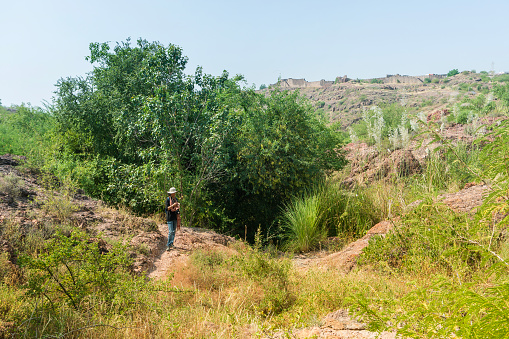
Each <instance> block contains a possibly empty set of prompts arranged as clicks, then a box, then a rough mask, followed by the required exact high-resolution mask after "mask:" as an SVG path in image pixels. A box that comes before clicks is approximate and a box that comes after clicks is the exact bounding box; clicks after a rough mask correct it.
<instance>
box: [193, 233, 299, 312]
mask: <svg viewBox="0 0 509 339" xmlns="http://www.w3.org/2000/svg"><path fill="white" fill-rule="evenodd" d="M260 237H261V233H260V231H258V232H257V234H256V237H255V238H256V239H255V245H254V247H249V246H246V245H245V244H240V245H239V246H240V247H239V248H238V251H239V252H241V253H242V254H237V255H233V256H227V255H225V253H224V252H211V251H207V252H204V251H197V252H195V253H193V255H192V256H191V262H192V264H193V265H194V266H196V267H197V268H198V269H199V271H200V273H199V276H198V277H197V281H196V283H199V284H200V287H202V288H206V289H209V290H210V289H214V290H224V289H226V288H228V287H230V286H234V285H236V284H242V285H243V286H253V287H252V288H254V289H255V290H256V291H257V293H256V295H255V296H253V298H254V299H255V302H254V303H253V302H251V303H253V305H252V306H251V307H253V311H255V312H256V313H258V314H259V315H261V316H263V317H271V316H274V315H277V314H280V313H282V312H284V311H286V310H287V309H288V308H290V307H291V306H292V305H293V303H294V301H295V295H294V292H293V291H292V288H291V281H290V272H291V267H292V265H291V262H290V261H289V260H288V259H279V258H276V257H274V256H273V255H272V254H271V253H269V252H264V251H263V250H262V249H261V239H260ZM195 279H196V278H195Z"/></svg>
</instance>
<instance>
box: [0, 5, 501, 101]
mask: <svg viewBox="0 0 509 339" xmlns="http://www.w3.org/2000/svg"><path fill="white" fill-rule="evenodd" d="M508 15H509V1H507V0H484V1H469V0H440V1H436V0H426V1H413V0H407V1H391V0H387V1H378V0H377V1H371V0H359V1H352V0H349V1H343V0H337V1H325V0H314V1H311V0H309V1H301V0H293V1H278V0H271V1H266V0H258V1H242V0H235V1H222V0H216V1H210V0H208V1H204V0H199V1H193V0H185V1H184V0H145V1H139V0H138V1H132V0H122V1H117V0H101V1H98V0H87V1H82V0H74V1H71V0H65V1H64V0H11V1H7V0H2V2H1V4H0V18H1V19H0V20H1V21H0V100H1V101H2V105H4V106H10V105H12V104H16V105H19V104H21V103H22V102H23V103H31V104H32V105H33V106H41V105H43V101H44V100H46V101H51V97H52V96H53V91H54V90H55V83H56V82H57V81H58V79H60V78H62V77H69V76H71V77H75V76H84V75H86V73H87V72H89V71H90V70H91V69H92V67H91V65H90V64H89V63H88V62H87V61H85V57H86V56H87V55H88V54H89V50H88V46H89V44H90V43H91V42H107V41H111V42H113V43H115V42H120V41H125V40H126V38H128V37H131V38H132V40H134V41H135V40H137V39H138V38H143V39H146V40H149V41H159V42H160V43H162V44H164V45H168V44H170V43H172V44H176V45H178V46H180V47H182V49H183V51H184V54H185V55H186V56H187V57H188V58H189V63H188V67H187V70H186V72H187V73H188V74H192V73H194V70H195V68H196V66H198V65H199V66H202V67H203V70H204V72H205V73H209V74H212V75H220V74H221V72H222V71H223V70H227V71H228V72H229V73H230V74H231V75H235V74H242V75H244V76H245V78H246V80H247V83H248V85H252V84H255V85H256V87H259V86H260V84H267V85H268V84H271V83H274V82H276V81H277V78H278V77H279V76H281V77H282V78H305V79H306V80H308V81H316V80H320V79H326V80H334V78H335V77H336V76H338V75H340V76H342V75H348V76H349V77H351V78H371V77H381V76H385V75H386V74H395V73H399V74H408V75H422V74H428V73H447V72H448V71H449V70H451V69H453V68H458V69H459V70H460V71H462V70H473V69H475V70H477V71H481V70H486V71H490V70H491V68H492V63H493V64H494V69H495V71H497V72H499V71H509V40H508V38H507V37H508V34H509V19H508Z"/></svg>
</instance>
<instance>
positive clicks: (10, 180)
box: [0, 173, 23, 203]
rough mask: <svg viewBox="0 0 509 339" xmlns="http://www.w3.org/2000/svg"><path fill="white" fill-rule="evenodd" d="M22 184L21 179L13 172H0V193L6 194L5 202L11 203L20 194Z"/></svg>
mask: <svg viewBox="0 0 509 339" xmlns="http://www.w3.org/2000/svg"><path fill="white" fill-rule="evenodd" d="M22 185H23V183H22V182H21V179H20V178H19V177H18V176H16V175H14V174H13V173H9V174H5V175H4V174H2V173H0V193H2V194H3V195H5V196H6V198H7V202H9V203H11V202H13V201H15V200H16V199H18V198H19V197H20V196H21V193H22V188H23V187H22Z"/></svg>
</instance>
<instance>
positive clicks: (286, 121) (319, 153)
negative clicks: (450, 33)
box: [54, 40, 343, 234]
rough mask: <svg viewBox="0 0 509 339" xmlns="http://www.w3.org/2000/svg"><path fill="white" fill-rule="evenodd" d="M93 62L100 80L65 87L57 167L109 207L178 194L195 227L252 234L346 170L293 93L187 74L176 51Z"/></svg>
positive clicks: (131, 50) (149, 50) (329, 137)
mask: <svg viewBox="0 0 509 339" xmlns="http://www.w3.org/2000/svg"><path fill="white" fill-rule="evenodd" d="M90 51H91V54H90V56H89V57H88V60H89V61H90V62H91V63H92V64H93V65H94V70H93V71H92V72H91V73H90V74H89V75H88V76H87V77H84V78H67V79H62V80H60V81H59V83H58V84H57V86H58V91H57V96H56V99H55V105H54V106H55V116H56V117H57V120H58V138H57V141H58V144H59V145H60V147H59V152H60V153H59V154H60V156H61V157H69V156H70V157H73V158H74V159H79V160H80V161H82V162H83V163H86V164H88V165H87V166H85V165H83V166H85V167H86V168H87V169H86V170H84V171H81V172H80V178H81V182H84V183H88V186H87V187H88V191H89V192H91V193H92V194H95V195H97V196H101V197H102V198H103V199H106V200H107V201H109V202H111V203H116V204H119V203H120V204H125V205H129V206H131V207H132V208H133V209H134V210H136V211H138V212H147V211H155V210H158V209H159V208H160V205H161V204H162V201H163V197H164V192H165V190H167V189H168V187H169V186H176V187H178V188H179V191H180V192H182V194H183V201H182V202H183V204H182V205H183V206H185V208H186V210H185V211H183V212H185V213H184V216H185V218H186V222H187V224H188V225H193V224H196V222H198V223H199V224H200V225H207V226H209V227H219V228H221V229H223V230H224V231H230V232H234V233H243V231H244V227H247V228H248V229H249V233H250V234H254V232H255V230H256V229H257V228H258V227H259V226H261V227H262V228H263V229H268V228H270V227H271V226H274V220H276V219H277V218H276V217H277V214H279V209H280V207H281V206H282V204H283V203H284V202H285V200H286V199H288V198H289V197H290V196H292V195H294V194H297V193H299V192H300V191H302V190H303V189H305V188H306V187H308V186H309V185H312V184H313V183H314V182H316V181H318V180H321V179H322V178H323V176H324V175H325V173H326V172H327V171H330V170H334V169H338V168H340V167H341V165H342V164H343V157H342V156H341V154H339V153H338V151H337V147H338V145H339V144H340V141H341V140H340V139H339V138H338V135H337V133H335V132H334V131H332V130H331V129H330V128H328V127H327V126H326V123H325V121H324V120H323V119H320V118H319V117H317V116H316V115H315V114H314V112H313V109H312V107H311V106H310V105H309V104H307V103H306V102H304V101H303V99H302V98H301V97H300V96H299V94H298V93H297V92H293V93H291V92H288V91H282V90H280V89H277V88H276V89H274V90H272V91H271V93H270V94H268V95H267V96H265V95H263V94H258V93H256V92H255V91H254V89H250V88H242V86H241V84H242V77H241V76H236V77H233V78H231V77H229V75H228V73H227V72H224V73H223V74H221V75H220V76H211V75H207V74H204V73H203V71H202V69H201V68H197V69H196V71H195V72H194V74H193V75H186V74H185V73H184V70H185V66H186V63H187V58H186V57H185V56H184V55H183V53H182V50H181V49H180V48H179V47H178V46H175V45H171V44H170V45H169V46H167V47H165V46H163V45H161V44H159V43H157V42H152V43H150V42H147V41H145V40H138V41H137V43H136V45H135V46H132V45H131V42H130V40H127V41H126V42H122V43H117V44H116V46H115V47H114V48H113V49H112V48H111V47H110V45H109V44H98V43H93V44H91V45H90ZM75 168H76V166H74V167H73V171H77V170H76V169H75ZM87 176H88V177H87ZM90 177H92V179H91V178H90Z"/></svg>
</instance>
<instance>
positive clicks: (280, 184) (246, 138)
mask: <svg viewBox="0 0 509 339" xmlns="http://www.w3.org/2000/svg"><path fill="white" fill-rule="evenodd" d="M89 59H90V61H91V62H92V63H94V65H95V66H96V67H95V69H94V72H93V73H92V74H91V76H90V78H86V79H82V78H67V79H62V80H61V81H60V82H59V84H58V93H57V97H56V101H55V102H54V103H53V104H52V105H51V106H49V107H47V108H46V109H40V108H33V107H29V106H20V107H13V108H10V109H9V110H7V109H5V108H3V107H2V108H1V110H0V131H1V132H2V133H0V152H1V153H11V154H18V155H22V156H25V157H26V160H25V161H24V163H23V165H21V166H18V171H20V172H19V173H14V172H12V173H1V175H0V199H1V200H2V203H5V206H8V207H9V208H10V209H15V208H16V204H17V203H18V202H20V201H21V200H23V199H24V201H26V202H27V203H30V204H32V205H31V206H33V207H34V208H31V209H28V210H27V211H25V212H23V213H24V214H23V218H21V219H23V220H25V221H26V220H45V222H42V223H36V222H32V221H30V223H27V222H21V221H20V218H17V217H14V216H12V215H8V214H5V215H3V214H2V215H1V216H0V245H1V246H2V248H3V251H2V252H1V253H0V337H2V336H4V337H8V336H12V337H36V338H43V337H45V338H47V337H72V338H88V337H94V338H145V337H173V338H209V337H210V336H211V334H212V335H213V336H215V337H217V338H244V337H264V336H267V337H270V336H271V335H272V334H273V333H274V331H276V330H279V331H280V333H283V334H282V335H286V336H288V337H291V335H292V334H291V333H292V331H293V330H294V329H296V328H300V327H306V326H315V325H320V319H321V318H322V317H323V316H324V315H325V314H327V313H329V312H332V311H335V310H338V309H349V310H350V311H351V312H354V313H355V314H356V315H357V316H358V317H360V318H362V319H363V320H364V321H366V322H367V323H368V325H369V326H370V329H371V330H373V331H381V330H393V331H397V332H398V334H401V335H403V336H408V337H413V338H423V337H429V338H436V337H453V336H455V337H462V338H503V337H507V336H508V335H509V326H508V324H509V321H507V320H508V319H507V314H509V312H508V311H509V310H508V307H507V295H508V294H509V280H508V279H509V274H508V267H509V264H508V260H509V242H508V241H507V229H508V222H509V205H508V198H507V196H508V191H509V186H508V185H509V180H508V177H509V172H508V169H509V163H508V159H509V148H508V145H509V133H508V131H509V124H508V121H509V120H506V118H507V115H508V107H509V96H508V93H509V85H507V84H505V83H504V82H503V79H502V78H500V79H494V80H495V81H496V82H497V83H496V84H490V87H486V88H485V89H484V88H482V87H481V90H480V92H481V93H475V94H474V93H468V92H467V93H464V92H462V93H461V95H459V96H457V97H456V98H455V99H454V100H451V101H450V102H449V103H448V105H447V108H446V109H443V110H440V111H436V112H433V113H436V114H434V115H433V114H429V115H428V114H424V111H423V109H424V108H425V107H424V106H430V105H431V104H433V102H432V103H430V104H428V103H426V105H415V106H412V107H408V106H406V105H403V104H401V103H400V104H396V103H392V104H387V103H385V104H384V103H378V105H373V106H372V107H370V108H369V109H366V110H365V112H364V115H363V116H362V117H361V119H360V120H359V121H358V123H357V124H354V125H352V126H350V127H351V128H350V139H351V140H352V141H353V140H356V141H361V142H366V143H367V144H368V145H370V146H374V148H375V149H376V152H377V153H376V154H377V156H384V155H388V154H390V153H391V152H395V151H398V150H400V149H405V148H407V147H409V146H410V145H411V143H414V144H415V143H417V142H421V141H423V140H428V141H429V140H431V142H438V143H440V145H441V146H440V147H437V148H436V149H434V150H431V151H430V152H429V154H427V155H426V162H425V166H424V167H423V168H422V170H420V171H418V172H416V173H412V174H410V175H408V174H407V173H403V172H395V173H394V174H391V175H385V176H382V175H380V176H379V177H376V178H375V179H374V180H372V181H369V182H367V184H365V185H362V184H359V185H353V186H352V185H351V186H348V185H346V184H345V182H346V181H345V178H347V177H348V176H349V175H350V172H349V171H350V170H352V168H351V167H349V166H348V165H346V160H345V157H344V154H342V153H341V152H340V151H338V150H339V149H340V146H342V145H343V144H344V143H345V142H347V141H348V140H347V139H348V137H347V136H346V134H344V133H343V132H340V131H337V130H336V127H337V126H336V125H329V124H327V121H326V119H325V118H324V116H323V115H320V114H317V113H316V112H315V111H313V108H312V107H313V105H311V104H310V103H309V102H307V101H305V100H304V99H303V98H302V97H300V95H299V93H298V92H286V91H283V90H281V89H272V90H271V91H270V93H268V94H266V95H265V94H263V95H262V94H257V93H255V92H254V90H253V89H249V88H242V87H241V86H240V84H241V78H230V77H229V76H228V74H226V73H225V74H223V75H221V76H219V77H213V76H210V75H206V74H203V72H202V70H201V69H198V70H197V71H196V73H195V74H194V75H193V76H191V77H187V76H185V75H184V73H183V70H184V67H185V64H186V62H187V59H186V58H185V57H184V56H183V55H182V51H181V50H180V49H179V48H178V47H176V46H173V45H170V46H169V47H164V46H161V45H159V44H158V43H148V42H146V41H138V42H137V45H136V46H131V45H130V42H129V41H127V42H125V43H121V44H118V45H117V46H116V47H114V50H113V52H112V51H110V47H109V45H107V44H92V45H91V55H90V57H89ZM161 70H162V71H161ZM449 73H450V74H448V76H449V77H451V78H454V77H460V76H461V75H459V72H458V70H452V71H451V72H449ZM119 74H121V75H122V76H120V77H119V76H118V75H119ZM469 74H470V73H469ZM428 82H431V83H430V84H428V86H430V85H431V86H432V85H433V81H428ZM154 84H156V85H154ZM367 85H371V84H367ZM460 87H461V86H460ZM467 90H468V91H470V85H468V88H466V89H465V91H467ZM483 91H484V92H483ZM364 99H365V100H368V98H364ZM430 100H431V99H430ZM324 105H325V103H323V104H322V103H321V102H320V103H319V104H318V105H317V106H319V107H322V108H323V107H324ZM454 126H462V127H464V128H465V131H467V132H468V135H469V136H470V139H468V140H467V141H464V142H458V141H456V140H450V139H447V138H445V137H444V136H443V133H442V132H443V131H445V130H447V129H448V128H452V127H454ZM20 161H21V162H22V160H20ZM345 165H346V166H345ZM20 173H25V174H26V175H28V174H29V173H31V174H33V175H36V176H37V177H38V180H39V182H40V183H41V184H42V185H41V186H42V188H41V194H39V195H37V198H33V199H32V198H31V197H30V194H28V193H27V191H26V188H25V187H24V181H23V179H21V178H22V177H24V176H23V174H21V175H20ZM466 184H472V185H476V184H486V185H489V187H490V188H491V190H490V193H489V195H488V196H486V197H485V199H484V203H483V205H482V206H480V207H479V208H477V209H476V210H474V211H471V212H465V213H461V212H457V211H453V210H451V209H450V208H448V207H446V206H445V205H443V204H440V203H439V202H437V196H438V195H439V194H443V193H446V192H457V191H458V190H460V189H462V188H463V187H465V185H466ZM170 185H173V186H177V187H179V191H180V192H181V193H182V194H183V199H182V202H183V205H184V203H185V205H186V206H187V210H186V211H185V212H186V214H185V215H186V220H185V222H186V224H187V225H200V226H205V227H209V228H215V229H216V230H219V231H223V232H226V233H230V234H235V235H237V236H239V237H240V238H242V239H247V241H242V240H239V241H237V242H236V243H235V244H234V245H232V246H231V248H230V251H228V252H218V251H196V252H194V253H193V254H192V255H191V258H190V261H189V263H188V265H185V266H182V267H177V270H176V271H175V273H174V274H173V275H170V276H168V277H166V278H165V279H162V280H159V281H147V280H146V278H145V277H143V276H139V275H136V274H134V273H133V272H132V265H133V255H132V253H133V252H132V248H130V247H129V246H128V245H126V243H125V242H122V241H116V242H115V241H111V240H109V241H110V242H109V243H108V246H102V245H101V244H103V242H104V241H105V240H104V239H102V237H103V235H101V234H98V235H94V236H92V235H91V234H88V233H87V232H85V231H84V230H83V229H81V228H80V225H77V224H76V223H74V222H73V220H72V218H71V216H72V214H73V213H75V212H76V206H75V205H74V204H73V202H72V199H73V197H74V196H76V195H77V192H78V190H80V192H83V191H81V190H84V191H85V192H87V193H88V194H91V195H93V196H95V197H98V198H102V199H104V200H105V201H106V202H107V203H108V204H110V205H112V206H115V205H116V206H122V208H123V209H124V211H129V212H124V217H122V218H123V220H122V221H121V222H122V223H123V224H125V227H126V229H129V228H130V227H131V226H130V225H131V224H132V223H133V222H134V221H133V220H134V219H133V218H135V217H134V216H131V214H129V213H131V212H132V213H138V214H144V215H150V214H151V213H153V214H152V217H153V218H155V219H157V218H160V216H159V215H158V214H160V213H158V211H159V209H160V207H161V206H160V205H161V202H162V201H163V199H162V196H163V195H164V192H165V190H166V189H167V188H168V186H170ZM35 207H37V208H35ZM37 213H41V215H38V214H37ZM43 215H44V216H45V218H43V217H42V216H43ZM381 220H390V221H391V223H392V224H393V227H394V228H393V231H392V232H391V233H389V234H387V235H386V236H384V237H374V238H373V239H372V241H371V243H370V245H369V246H368V247H367V248H366V249H365V250H364V252H363V254H362V255H361V257H360V258H359V260H358V262H357V266H356V268H355V269H354V270H353V271H351V272H350V273H348V274H344V273H343V272H340V271H338V270H321V269H319V268H308V269H305V270H304V269H296V268H295V266H294V265H293V264H292V255H293V254H294V253H296V252H298V253H302V252H304V253H305V252H307V251H312V250H320V249H322V250H330V251H333V250H338V249H340V248H341V247H342V246H344V245H346V244H347V243H348V242H349V241H351V240H354V239H358V238H360V237H362V236H363V235H365V233H366V232H367V230H369V229H370V228H371V227H372V226H373V225H375V224H376V223H377V222H379V221H381ZM27 225H28V226H27ZM143 227H145V228H143V229H142V231H150V230H154V229H155V228H154V225H153V224H152V223H150V224H146V225H145V226H143ZM128 233H129V232H128ZM332 237H334V238H336V239H339V243H336V244H335V245H331V244H330V243H329V242H328V240H330V239H331V238H332ZM334 246H335V247H334ZM280 251H284V252H280ZM430 277H431V278H430Z"/></svg>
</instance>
